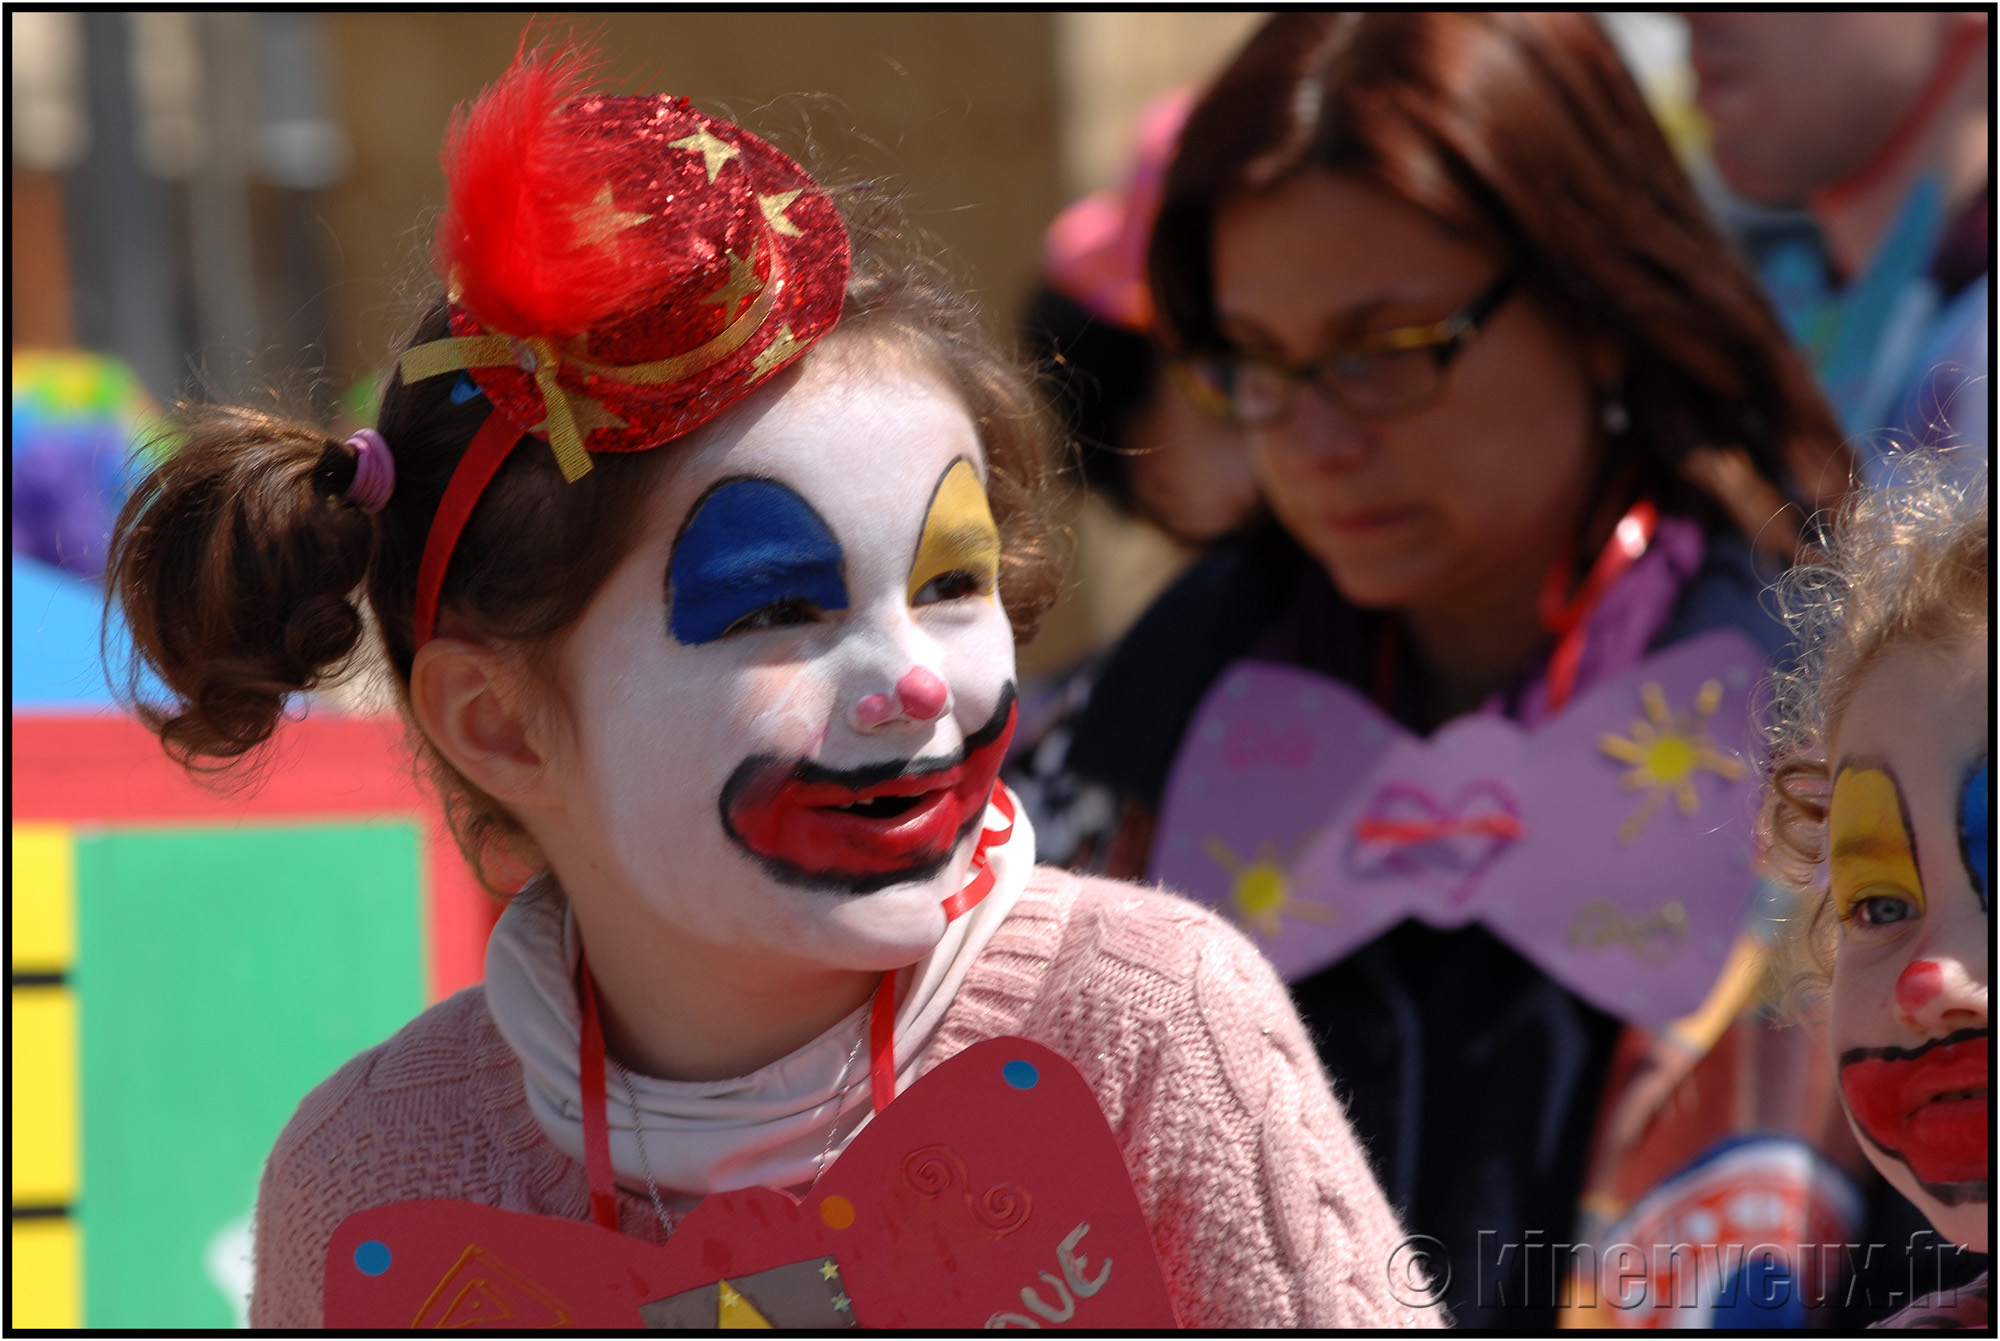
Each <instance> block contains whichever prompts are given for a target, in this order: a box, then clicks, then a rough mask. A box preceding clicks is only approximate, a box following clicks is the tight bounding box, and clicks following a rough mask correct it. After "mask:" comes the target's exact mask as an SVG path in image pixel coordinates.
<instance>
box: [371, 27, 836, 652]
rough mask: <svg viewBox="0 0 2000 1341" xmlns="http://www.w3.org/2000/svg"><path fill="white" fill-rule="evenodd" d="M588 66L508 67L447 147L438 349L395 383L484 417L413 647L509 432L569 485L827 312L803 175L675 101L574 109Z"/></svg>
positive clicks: (457, 124) (598, 102) (562, 57)
mask: <svg viewBox="0 0 2000 1341" xmlns="http://www.w3.org/2000/svg"><path fill="white" fill-rule="evenodd" d="M587 64H588V61H587V58H586V57H585V56H584V55H583V54H581V53H579V52H577V51H574V50H565V51H563V52H560V53H558V54H557V55H556V56H554V57H553V58H544V57H542V56H541V55H540V54H539V53H523V54H522V55H519V56H517V57H516V58H515V61H514V64H513V66H512V67H511V68H510V69H509V70H508V71H507V73H506V74H505V75H504V76H502V77H501V79H500V80H499V81H498V82H497V83H496V84H494V85H493V86H492V87H491V88H489V89H487V90H486V91H485V92H484V93H482V94H481V95H480V97H479V99H478V100H477V101H476V102H475V103H474V104H473V105H472V107H471V108H470V109H469V110H463V111H461V113H460V114H459V115H458V116H457V117H456V118H455V119H454V120H453V123H452V128H451V133H450V137H449V139H448V141H447V143H446V148H445V154H444V167H445V178H446V183H447V203H446V206H445V212H444V217H443V219H442V220H441V221H440V223H439V225H438V239H437V262H438V268H439V270H440V272H441V273H442V275H443V277H444V278H445V281H446V283H447V285H448V286H449V290H450V295H451V331H452V334H451V336H450V337H448V338H446V339H442V340H434V341H431V342H430V343H428V344H423V345H418V346H417V347H416V348H414V349H411V350H409V351H408V352H407V353H405V354H404V355H403V357H402V363H401V367H402V375H403V378H404V380H405V381H407V382H414V381H421V380H423V379H425V378H429V377H437V376H442V375H444V374H447V373H457V372H463V373H465V374H467V375H469V376H470V377H471V378H472V380H473V382H474V383H476V384H477V385H478V387H479V389H480V390H481V391H482V392H484V393H485V395H486V397H487V399H488V400H490V401H491V402H492V404H493V411H492V413H491V414H490V415H488V416H487V419H486V422H485V424H484V425H483V426H481V428H480V430H479V432H478V433H476V434H475V435H474V436H473V440H472V442H471V444H470V445H469V446H468V447H467V448H466V451H465V454H464V456H462V457H461V458H460V459H459V463H458V465H457V467H456V468H455V469H454V470H453V472H452V477H451V480H450V482H449V483H448V484H447V485H446V487H445V491H444V496H443V498H442V499H441V500H440V501H439V503H438V509H437V513H436V515H435V516H434V517H433V518H432V521H431V527H430V533H429V535H428V536H427V537H426V539H425V542H424V554H423V559H422V561H421V563H420V564H419V566H418V570H417V602H416V643H417V646H419V647H421V646H422V645H423V644H424V643H426V642H428V641H429V640H430V638H431V637H432V635H433V634H434V633H435V632H436V629H437V614H438V603H439V599H440V597H441V594H442V592H443V590H444V579H445V574H446V572H447V571H448V570H449V568H450V566H451V556H452V554H453V552H454V551H455V550H456V548H457V546H458V540H459V536H460V535H461V534H462V533H463V531H464V529H465V526H466V523H467V522H468V521H470V519H471V517H472V513H473V510H474V508H476V507H477V506H478V503H479V499H480V498H481V497H482V496H483V495H484V493H485V490H486V486H487V485H488V484H489V483H490V482H491V481H492V479H493V476H494V475H495V474H496V473H497V472H498V471H499V469H500V466H501V464H502V463H503V462H505V460H506V459H507V456H508V454H509V453H511V452H512V451H513V449H514V447H515V446H516V444H518V443H519V442H520V440H521V439H522V437H523V436H525V435H532V436H535V437H537V438H540V439H543V440H545V441H547V442H548V444H549V446H550V447H551V449H552V450H553V451H554V453H555V457H556V461H557V463H558V464H559V465H560V466H561V468H562V472H563V477H564V478H565V479H567V480H570V481H575V480H577V479H579V478H581V477H582V476H583V475H584V474H586V473H587V472H588V471H589V470H590V453H592V452H632V451H643V450H645V449H647V448H651V447H658V446H660V445H661V444H663V443H666V442H670V441H672V440H673V439H675V438H678V437H680V436H682V435H683V434H685V433H688V432H689V431H691V430H693V429H694V428H697V427H699V426H700V425H701V424H704V423H706V422H707V421H709V420H710V419H713V418H714V417H715V416H716V415H718V414H720V413H721V412H722V411H724V410H725V409H727V408H729V407H730V406H731V405H733V404H735V403H736V402H737V401H739V400H741V399H742V398H743V397H744V396H745V395H747V394H749V392H750V391H751V390H753V389H754V388H755V387H756V386H757V385H758V384H759V383H760V382H762V381H763V380H764V379H765V378H766V377H768V376H770V374H772V373H774V372H776V371H778V369H780V368H782V367H784V366H786V365H787V364H789V363H790V362H792V361H793V360H794V359H796V358H798V357H799V355H801V354H803V353H804V352H805V351H806V350H807V349H809V348H811V347H812V345H813V344H814V343H815V342H817V341H818V340H819V338H820V337H821V336H823V335H825V334H826V332H827V331H829V330H831V329H832V328H833V324H834V322H835V321H836V320H838V318H839V316H840V308H841V302H842V300H843V298H844V296H845V291H846V285H847V269H848V243H847V230H846V228H845V227H844V226H843V225H842V223H841V221H840V215H839V213H838V211H837V210H836V209H835V208H834V205H833V202H832V201H831V200H829V199H828V198H827V196H826V194H825V192H823V191H821V190H820V189H819V186H818V184H817V183H815V182H814V181H813V179H812V178H811V177H810V176H808V175H807V174H806V171H805V169H803V168H801V167H800V166H799V165H798V164H797V163H794V162H793V161H792V160H791V159H790V158H787V157H786V156H785V155H784V154H782V153H780V152H779V151H778V150H776V149H774V148H772V147H771V146H770V145H768V144H766V143H764V141H762V140H760V139H758V138H757V137H756V136H754V135H751V134H750V133H748V132H747V131H744V130H742V129H740V128H739V127H736V126H733V125H731V124H729V123H728V122H726V121H717V120H713V119H711V118H709V117H706V116H703V115H702V114H701V113H700V112H698V111H696V110H695V109H694V108H693V106H692V105H691V104H689V102H688V101H687V100H686V99H685V98H669V97H664V96H662V97H610V96H604V95H587V96H586V95H584V93H583V90H582V84H583V79H584V75H585V71H586V68H587Z"/></svg>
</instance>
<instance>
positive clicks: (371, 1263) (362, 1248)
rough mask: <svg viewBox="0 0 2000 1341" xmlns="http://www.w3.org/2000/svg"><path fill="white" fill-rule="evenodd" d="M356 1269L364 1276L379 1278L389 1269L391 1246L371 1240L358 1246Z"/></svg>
mask: <svg viewBox="0 0 2000 1341" xmlns="http://www.w3.org/2000/svg"><path fill="white" fill-rule="evenodd" d="M354 1267H355V1270H357V1271H359V1272H360V1273H361V1274H362V1275H364V1276H379V1275H381V1274H382V1273H383V1272H385V1271H387V1270H388V1269H389V1245H388V1244H386V1243H384V1242H382V1240H380V1239H369V1240H368V1241H367V1242H366V1243H362V1244H358V1245H356V1247H355V1249H354Z"/></svg>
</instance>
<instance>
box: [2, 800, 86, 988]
mask: <svg viewBox="0 0 2000 1341" xmlns="http://www.w3.org/2000/svg"><path fill="white" fill-rule="evenodd" d="M9 836H10V837H11V838H12V840H13V841H12V843H11V845H10V846H11V849H12V852H11V866H12V869H11V871H10V874H11V875H12V876H13V880H12V884H13V899H12V912H11V913H10V914H9V922H10V930H11V931H12V932H13V947H12V949H11V950H10V951H9V952H8V967H9V968H10V969H12V971H13V972H15V973H63V972H66V971H68V969H69V968H70V966H71V963H72V961H74V960H75V958H76V841H75V836H74V835H73V834H72V833H71V831H70V830H69V828H68V827H67V826H66V825H61V824H17V825H14V826H13V830H12V833H11V834H10V835H9Z"/></svg>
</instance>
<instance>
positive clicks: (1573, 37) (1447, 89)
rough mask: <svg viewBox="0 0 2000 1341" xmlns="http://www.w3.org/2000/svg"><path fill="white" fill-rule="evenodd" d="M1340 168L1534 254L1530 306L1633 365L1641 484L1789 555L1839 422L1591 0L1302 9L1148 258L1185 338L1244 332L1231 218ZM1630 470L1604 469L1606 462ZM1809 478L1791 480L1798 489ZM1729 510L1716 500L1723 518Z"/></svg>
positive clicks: (1183, 151) (1238, 101) (1226, 112)
mask: <svg viewBox="0 0 2000 1341" xmlns="http://www.w3.org/2000/svg"><path fill="white" fill-rule="evenodd" d="M1314 169H1318V170H1322V171H1327V172H1336V173H1341V174H1345V175H1349V176H1353V177H1356V178H1359V179H1361V180H1364V181H1367V182H1370V183H1372V184H1373V185H1375V186H1377V187H1379V188H1381V189H1383V190H1385V191H1387V192H1389V193H1390V194H1391V195H1394V196H1396V197H1398V198H1400V199H1402V200H1405V201H1407V202H1409V203H1410V204H1412V205H1415V206H1416V207H1417V208H1419V209H1421V210H1423V211H1424V212H1426V213H1427V214H1429V215H1430V216H1431V217H1432V218H1433V219H1435V220H1436V221H1437V222H1438V223H1439V225H1440V226H1442V227H1443V228H1444V229H1445V230H1446V231H1448V232H1450V233H1452V234H1454V235H1456V236H1458V237H1460V238H1462V239H1465V240H1466V241H1468V242H1470V243H1471V244H1473V245H1476V246H1480V247H1483V248H1485V249H1487V250H1490V251H1491V252H1492V253H1493V254H1494V255H1495V256H1496V257H1497V258H1499V259H1500V260H1501V261H1502V262H1503V263H1506V264H1510V265H1512V266H1515V267H1517V269H1518V272H1519V274H1520V275H1521V278H1522V282H1523V285H1524V289H1525V291H1526V293H1527V295H1528V297H1529V298H1530V300H1531V301H1533V302H1534V303H1536V304H1537V306H1538V307H1540V308H1541V310H1542V311H1543V313H1544V314H1545V315H1546V316H1547V317H1549V318H1550V319H1551V320H1552V321H1553V322H1554V323H1555V324H1556V325H1557V326H1558V327H1559V328H1561V329H1564V330H1566V331H1568V332H1569V333H1570V334H1571V335H1572V336H1573V337H1574V338H1576V339H1577V340H1578V342H1579V344H1583V345H1590V344H1595V343H1605V344H1608V345H1609V346H1610V347H1611V348H1612V349H1614V350H1615V351H1616V352H1617V354H1618V355H1619V356H1620V357H1621V361H1622V363H1623V369H1624V370H1623V375H1622V379H1621V382H1620V384H1619V385H1618V386H1616V387H1605V388H1599V391H1600V394H1601V395H1604V396H1605V397H1606V398H1607V403H1608V401H1609V399H1610V398H1612V397H1615V398H1616V399H1618V400H1620V401H1622V402H1623V404H1624V406H1625V408H1626V411H1627V417H1628V420H1629V423H1630V428H1629V430H1628V431H1627V432H1626V433H1624V434H1623V436H1622V440H1621V442H1622V444H1629V448H1630V449H1636V450H1631V456H1632V457H1633V458H1634V464H1635V466H1636V468H1637V474H1638V479H1637V480H1636V482H1635V487H1636V488H1637V489H1638V490H1639V491H1642V492H1649V493H1651V494H1652V495H1653V496H1654V497H1656V498H1658V499H1660V500H1661V501H1662V502H1663V503H1664V504H1667V505H1669V506H1677V507H1678V508H1679V509H1680V510H1683V511H1687V512H1691V513H1693V514H1694V515H1696V516H1699V517H1702V518H1704V519H1705V520H1707V521H1708V522H1710V523H1711V524H1713V523H1716V522H1719V521H1721V520H1722V519H1723V517H1724V516H1726V517H1727V518H1728V519H1729V520H1732V521H1733V522H1735V524H1736V525H1737V526H1738V527H1740V528H1741V529H1743V530H1744V531H1746V532H1747V533H1749V534H1750V535H1752V536H1753V537H1759V533H1760V532H1763V531H1765V530H1766V529H1767V528H1768V527H1770V526H1771V523H1773V522H1776V523H1777V526H1776V528H1775V531H1776V532H1777V534H1778V535H1780V536H1782V539H1783V542H1784V543H1782V544H1777V545H1772V544H1771V541H1772V539H1773V537H1772V536H1771V535H1763V536H1761V537H1760V538H1761V539H1763V540H1764V541H1765V543H1766V545H1767V546H1768V547H1771V548H1775V549H1781V550H1784V551H1786V552H1789V549H1790V542H1791V541H1792V540H1793V539H1794V538H1795V535H1796V526H1797V514H1793V520H1792V521H1791V522H1790V523H1789V524H1787V523H1786V522H1785V521H1783V520H1782V519H1779V518H1777V517H1776V516H1775V514H1776V513H1777V512H1778V511H1779V510H1780V509H1781V508H1782V507H1783V505H1784V501H1785V498H1784V494H1783V493H1781V492H1780V490H1781V489H1785V490H1786V492H1790V493H1792V494H1794V496H1796V497H1797V499H1798V501H1800V502H1802V503H1804V504H1805V506H1806V509H1807V510H1808V511H1810V510H1811V509H1812V508H1813V507H1815V506H1817V505H1820V504H1823V503H1826V502H1829V501H1831V500H1833V499H1835V498H1837V497H1838V496H1839V494H1840V492H1841V491H1842V490H1844V488H1845V487H1846V483H1847V478H1848V473H1849V471H1848V463H1847V459H1846V456H1845V452H1844V450H1843V449H1842V448H1841V447H1840V445H1839V433H1838V429H1837V427H1836V425H1835V423H1834V421H1833V419H1832V417H1831V415H1830V414H1829V413H1828V411H1827V409H1826V406H1825V404H1824V402H1823V401H1822V400H1821V399H1820V397H1819V394H1818V392H1817V391H1816V390H1815V389H1814V387H1813V384H1812V380H1811V376H1810V373H1809V372H1808V370H1807V369H1806V367H1805V366H1804V364H1803V363H1802V362H1801V361H1800V360H1799V358H1798V357H1797V356H1796V355H1795V354H1794V353H1793V352H1792V351H1791V349H1790V347H1789V345H1788V343H1787V341H1786V338H1785V336H1784V333H1783V331H1782V330H1781V329H1780V327H1779V325H1778V323H1777V321H1776V319H1775V318H1774V317H1773V315H1772V313H1771V309H1770V307H1769V305H1768V304H1767V303H1766V301H1765V300H1764V297H1763V295H1762V294H1761V292H1760V291H1759V290H1758V288H1757V284H1756V280H1755V279H1754V277H1753V276H1752V275H1751V274H1750V273H1749V271H1748V270H1747V269H1746V268H1745V267H1744V265H1743V264H1742V263H1741V262H1740V261H1739V260H1737V258H1736V257H1735V256H1734V255H1733V254H1732V253H1731V252H1730V250H1729V248H1728V246H1727V245H1726V244H1725V243H1724V241H1723V240H1722V238H1721V236H1720V235H1719V234H1718V233H1717V232H1716V230H1715V228H1714V226H1713V225H1712V224H1711V223H1710V222H1709V219H1708V217H1707V215H1706V213H1705V212H1704V210H1703V208H1702V205H1701V202H1700V200H1699V199H1698V198H1697V197H1696V195H1695V193H1694V190H1693V188H1692V186H1691V185H1690V184H1689V182H1688V179H1687V176H1686V174H1685V173H1683V172H1682V171H1681V168H1680V166H1679V164H1678V163H1676V162H1675V160H1674V157H1673V154H1672V151H1671V150H1670V149H1669V148H1668V146H1667V143H1666V139H1665V137H1664V136H1662V134H1661V133H1660V130H1659V128H1658V126H1657V125H1656V124H1655V123H1654V121H1653V118H1652V116H1651V115H1650V114H1649V113H1648V112H1647V109H1646V105H1645V102H1644V100H1643V99H1642V98H1641V97H1640V95H1639V91H1638V89H1637V87H1636V86H1635V85H1634V84H1633V82H1632V79H1631V76H1630V75H1629V74H1628V73H1627V72H1626V69H1625V67H1624V65H1623V63H1622V62H1621V61H1620V60H1619V57H1618V54H1617V52H1616V50H1615V49H1614V48H1613V47H1612V45H1611V43H1610V41H1609V40H1608V39H1607V38H1606V37H1605V35H1604V33H1603V31H1602V30H1601V29H1600V28H1599V27H1598V25H1597V23H1596V21H1595V20H1594V19H1592V18H1591V17H1589V16H1588V15H1581V14H1521V13H1507V14H1488V13H1465V12H1456V11H1451V12H1429V11H1425V12H1411V11H1398V12H1388V13H1367V14H1356V13H1347V14H1328V13H1286V14H1281V15H1279V16H1277V17H1276V18H1273V19H1272V20H1271V21H1270V22H1268V23H1267V24H1265V25H1264V27H1263V28H1262V29H1260V30H1259V31H1258V32H1257V33H1256V34H1255V35H1254V36H1253V37H1252V38H1251V39H1250V42H1249V44H1248V45H1247V46H1245V47H1244V49H1243V50H1242V51H1241V52H1240V53H1239V54H1238V55H1237V57H1236V59H1235V61H1234V62H1232V63H1231V64H1230V66H1229V67H1228V68H1227V69H1226V70H1225V71H1224V72H1223V73H1222V75H1221V76H1220V78H1218V79H1217V81H1216V82H1215V84H1214V85H1213V86H1212V87H1211V88H1210V89H1209V91H1208V93H1207V95H1206V96H1205V97H1204V98H1203V99H1202V100H1201V102H1200V103H1199V104H1198V105H1197V106H1196V108H1195V109H1194V112H1193V113H1192V115H1191V116H1190V117H1189V120H1188V124H1187V127H1186V129H1185V130H1184V131H1183V132H1182V136H1181V142H1180V152H1179V155H1178V157H1177V158H1176V159H1175V160H1174V163H1173V166H1172V168H1171V169H1170V170H1169V172H1168V175H1167V183H1166V196H1165V201H1164V203H1163V205H1162V207H1161V210H1160V218H1159V223H1158V224H1157V226H1156V227H1155V230H1154V233H1153V242H1152V252H1151V256H1150V266H1151V275H1152V282H1153V287H1154V291H1155V294H1156V297H1157V299H1158V302H1159V311H1160V315H1161V321H1162V324H1163V326H1164V328H1165V334H1166V337H1167V338H1168V340H1169V342H1170V343H1171V344H1173V345H1175V346H1177V347H1179V348H1180V349H1182V350H1210V349H1222V348H1226V346H1227V343H1228V342H1227V341H1226V340H1225V339H1224V338H1223V336H1222V334H1221V332H1220V330H1219V328H1218V325H1217V320H1216V312H1215V303H1214V294H1213V282H1212V274H1211V251H1212V244H1213V232H1214V222H1215V218H1216V215H1217V212H1218V211H1219V209H1220V207H1221V205H1222V204H1223V203H1224V202H1225V201H1227V200H1229V199H1230V198H1232V197H1234V196H1237V195H1241V194H1246V193H1253V192H1258V191H1263V190H1267V189H1269V188H1271V187H1273V186H1275V185H1277V184H1278V183H1280V182H1282V181H1284V180H1286V179H1287V178H1289V177H1291V176H1293V175H1294V174H1297V173H1300V172H1304V171H1310V170H1314ZM1611 473H1612V472H1610V471H1608V470H1607V472H1606V475H1607V477H1609V475H1610V474H1611ZM1787 485H1789V486H1790V487H1789V489H1786V486H1787ZM1718 514H1720V515H1718Z"/></svg>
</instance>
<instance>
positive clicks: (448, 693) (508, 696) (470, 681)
mask: <svg viewBox="0 0 2000 1341" xmlns="http://www.w3.org/2000/svg"><path fill="white" fill-rule="evenodd" d="M523 688H524V687H523V685H522V683H521V678H520V675H519V673H518V670H517V669H516V668H515V667H513V666H512V665H511V664H509V663H508V662H507V661H506V659H505V658H504V657H503V655H502V654H501V653H500V652H498V651H496V650H495V649H493V648H491V647H488V646H485V645H483V644H480V643H474V642H468V641H466V640H465V639H462V638H433V639H432V640H431V641H430V642H427V643H425V644H424V645H423V646H422V647H420V648H418V649H417V656H416V660H415V662H414V663H413V664H412V665H411V667H410V706H411V709H412V711H414V712H415V713H416V717H417V724H418V725H419V726H421V727H422V728H423V731H424V734H425V735H426V736H429V737H430V740H431V743H432V744H433V745H435V746H436V747H437V749H438V752H439V753H440V754H442V755H444V757H445V759H446V761H447V762H449V763H450V764H451V766H452V767H453V768H456V769H457V770H458V771H459V772H460V773H462V774H464V775H465V777H466V780H467V781H469V782H471V783H472V784H473V785H474V786H476V787H478V788H479V789H480V790H482V791H484V792H485V793H486V794H487V795H489V796H491V797H493V798H494V799H495V800H498V801H500V802H503V803H505V804H508V805H517V806H521V807H524V808H529V809H540V808H543V807H544V806H546V805H547V804H548V801H549V798H550V795H551V792H552V790H553V779H552V778H551V777H550V769H549V763H550V759H549V750H548V749H547V748H546V747H547V742H546V741H545V740H544V739H542V732H541V731H540V730H538V720H537V718H536V717H535V716H534V715H533V714H531V713H530V712H529V711H527V708H528V705H527V704H526V703H525V702H524V701H523V699H524V692H523Z"/></svg>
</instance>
